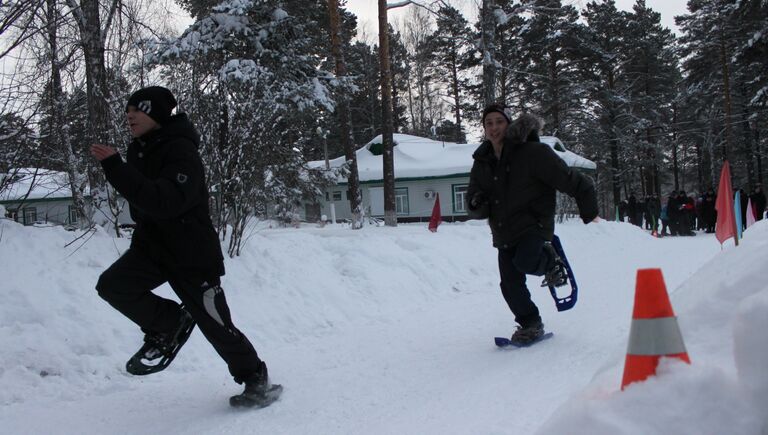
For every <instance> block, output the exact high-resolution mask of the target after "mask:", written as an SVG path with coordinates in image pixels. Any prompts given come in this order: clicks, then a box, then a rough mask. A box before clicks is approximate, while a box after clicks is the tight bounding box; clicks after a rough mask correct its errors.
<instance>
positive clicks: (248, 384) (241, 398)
mask: <svg viewBox="0 0 768 435" xmlns="http://www.w3.org/2000/svg"><path fill="white" fill-rule="evenodd" d="M243 384H245V390H244V391H243V392H242V393H240V394H238V395H236V396H232V397H230V398H229V404H230V406H234V407H245V408H253V407H256V408H264V407H266V406H269V405H270V404H271V403H272V402H274V401H275V400H277V399H278V398H279V397H280V393H282V392H283V387H282V386H281V385H277V384H275V385H272V384H270V383H269V375H268V373H267V365H266V364H264V361H262V362H261V367H260V369H259V371H258V372H256V373H254V374H253V375H252V376H251V377H250V378H247V379H245V380H243Z"/></svg>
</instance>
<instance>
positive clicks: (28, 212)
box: [24, 207, 37, 225]
mask: <svg viewBox="0 0 768 435" xmlns="http://www.w3.org/2000/svg"><path fill="white" fill-rule="evenodd" d="M36 220H37V208H35V207H24V225H32V224H33V223H35V221H36Z"/></svg>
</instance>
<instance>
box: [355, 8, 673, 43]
mask: <svg viewBox="0 0 768 435" xmlns="http://www.w3.org/2000/svg"><path fill="white" fill-rule="evenodd" d="M400 1H401V0H388V3H390V4H392V3H397V2H400ZM449 1H450V2H451V3H452V4H453V5H454V6H455V7H457V8H459V9H460V10H462V11H463V12H464V14H465V16H467V17H468V19H469V16H474V14H475V12H474V11H476V10H477V6H476V4H477V3H478V2H479V0H449ZM563 3H565V4H572V5H574V6H576V7H577V8H581V7H582V6H583V5H585V4H587V3H589V1H587V0H570V1H569V0H565V1H564V2H563ZM645 3H646V5H648V7H650V8H651V9H653V10H655V11H657V12H659V13H661V24H662V25H664V26H665V27H669V28H670V29H672V31H674V32H677V27H676V26H675V18H674V17H675V15H683V14H685V13H687V9H686V3H687V2H686V0H646V2H645ZM378 4H379V2H378V0H347V9H348V10H349V11H351V12H352V13H353V14H355V15H357V17H358V18H359V22H360V23H359V24H360V26H359V27H360V30H359V31H358V33H359V34H358V37H361V38H362V39H364V40H367V41H369V42H373V41H371V40H370V38H374V39H375V38H376V37H377V36H376V35H377V34H378V32H377V29H378ZM633 4H635V1H634V0H616V6H617V7H618V8H619V9H624V10H628V11H629V10H632V5H633ZM413 7H416V6H405V7H401V8H396V9H392V10H390V11H389V17H388V18H389V22H390V23H394V24H396V23H397V21H398V20H402V19H403V17H404V16H405V15H406V14H407V12H408V9H409V8H413ZM360 33H365V34H366V36H363V35H361V34H360Z"/></svg>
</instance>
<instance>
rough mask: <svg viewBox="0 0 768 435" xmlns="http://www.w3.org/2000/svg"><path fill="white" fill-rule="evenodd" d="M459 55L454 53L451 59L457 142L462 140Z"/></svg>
mask: <svg viewBox="0 0 768 435" xmlns="http://www.w3.org/2000/svg"><path fill="white" fill-rule="evenodd" d="M458 62H459V61H458V59H457V55H456V54H455V53H454V56H453V59H452V61H451V75H452V77H451V80H452V82H453V105H454V109H453V111H454V117H455V118H456V126H455V128H456V131H455V133H454V137H453V141H454V142H456V143H460V142H462V137H461V91H460V89H459V68H458Z"/></svg>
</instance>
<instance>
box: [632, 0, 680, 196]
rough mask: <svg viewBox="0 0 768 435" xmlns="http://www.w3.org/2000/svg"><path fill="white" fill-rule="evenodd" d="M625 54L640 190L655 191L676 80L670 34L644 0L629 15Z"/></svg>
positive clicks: (639, 0) (647, 193)
mask: <svg viewBox="0 0 768 435" xmlns="http://www.w3.org/2000/svg"><path fill="white" fill-rule="evenodd" d="M627 34H629V35H633V37H632V38H630V39H629V40H628V42H629V43H628V44H627V46H628V56H627V62H626V66H625V76H626V80H627V82H628V85H629V98H630V111H631V120H630V125H629V128H630V129H631V130H632V131H633V133H634V135H635V148H636V153H637V154H636V156H637V157H636V158H637V162H638V163H639V171H640V174H639V175H640V179H641V180H642V184H641V186H640V187H641V189H642V190H641V191H642V193H643V194H644V195H653V194H659V193H660V192H659V191H660V189H661V180H660V178H659V167H660V165H661V163H662V158H663V148H664V147H665V146H666V145H668V144H667V143H666V142H665V140H664V137H665V135H666V132H668V131H669V124H670V119H671V114H670V109H671V106H670V103H671V101H672V100H673V99H674V97H675V92H676V88H675V83H676V82H677V79H678V74H677V70H676V59H675V56H674V53H673V51H672V44H673V42H674V35H673V34H672V32H671V31H670V30H669V29H667V28H664V27H662V25H661V15H660V14H659V13H658V12H655V11H653V10H652V9H650V8H648V7H647V6H646V4H645V0H637V2H636V3H635V5H634V7H633V11H632V13H631V14H630V16H629V23H628V27H627Z"/></svg>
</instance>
